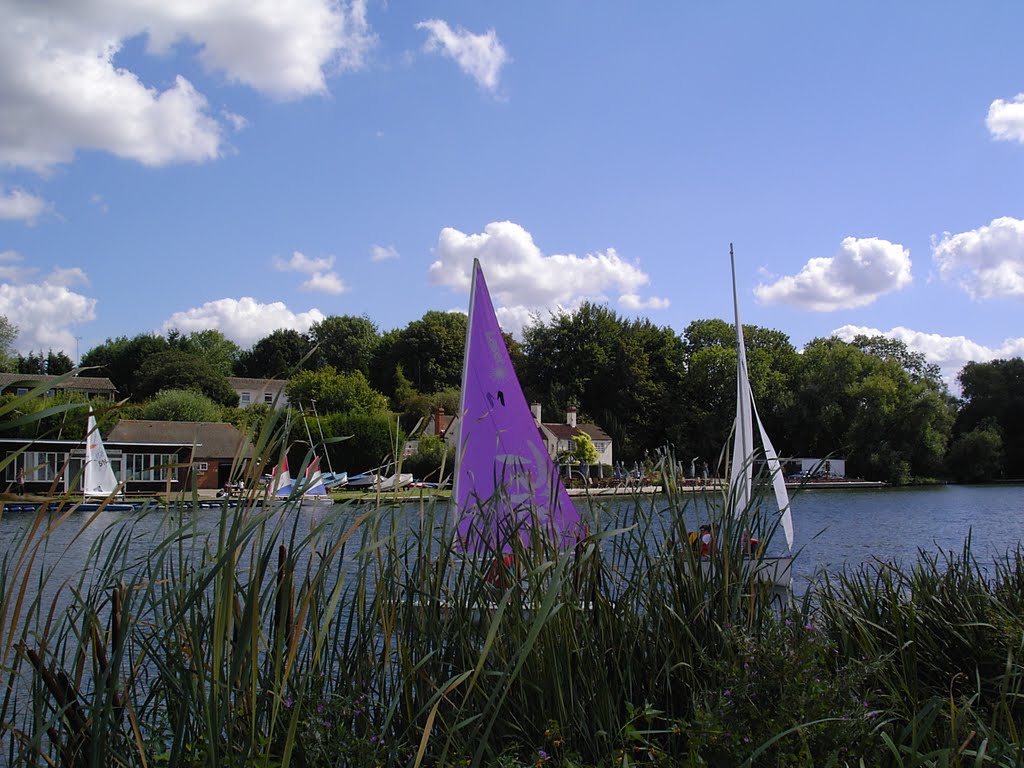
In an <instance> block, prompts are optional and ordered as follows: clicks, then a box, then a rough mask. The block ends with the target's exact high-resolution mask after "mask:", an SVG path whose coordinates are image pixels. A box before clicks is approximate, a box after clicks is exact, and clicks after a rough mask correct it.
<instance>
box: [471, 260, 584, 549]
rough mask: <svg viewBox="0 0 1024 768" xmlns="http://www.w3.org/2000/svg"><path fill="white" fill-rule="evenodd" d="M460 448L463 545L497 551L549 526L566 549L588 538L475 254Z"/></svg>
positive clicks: (554, 538)
mask: <svg viewBox="0 0 1024 768" xmlns="http://www.w3.org/2000/svg"><path fill="white" fill-rule="evenodd" d="M459 414H460V418H459V440H458V443H457V444H456V450H455V481H454V488H453V490H452V498H453V499H454V500H455V514H456V521H457V522H456V525H457V533H458V541H459V545H460V546H461V548H462V549H464V550H465V551H467V552H476V553H482V554H491V555H496V554H499V553H503V554H508V553H510V552H511V551H512V542H513V541H514V537H516V536H518V537H519V539H520V541H522V543H523V545H524V546H528V545H529V544H530V543H531V540H532V536H533V533H534V532H535V531H536V530H537V529H543V530H544V531H545V533H546V534H547V536H548V537H549V538H550V540H552V541H554V542H555V543H556V544H558V545H559V546H560V547H561V548H563V549H565V548H568V547H571V546H573V545H574V544H575V543H576V542H577V541H578V540H579V539H581V538H582V537H583V526H582V524H581V522H580V516H579V513H578V512H577V511H576V508H575V507H574V506H573V505H572V501H570V499H569V494H568V493H567V492H566V490H565V485H564V484H563V483H562V480H561V478H559V476H558V471H557V469H556V468H555V465H554V462H553V461H552V460H551V456H550V455H549V454H548V450H547V446H546V445H545V444H544V441H543V439H542V437H541V433H540V430H539V428H538V427H537V424H536V422H535V421H534V419H533V413H532V412H531V411H530V407H529V405H528V404H527V402H526V397H525V396H524V395H523V390H522V388H521V387H520V385H519V379H518V378H517V377H516V374H515V370H514V369H513V368H512V360H511V359H510V357H509V354H508V348H507V347H506V345H505V338H504V336H503V335H502V332H501V328H500V327H499V325H498V319H497V317H496V315H495V313H494V305H493V304H492V303H491V297H490V294H489V293H488V290H487V283H486V282H485V280H484V273H483V270H482V269H481V268H480V262H479V261H478V260H476V259H474V260H473V277H472V284H471V288H470V296H469V320H468V323H467V326H466V347H465V360H464V362H463V369H462V401H461V405H460V407H459Z"/></svg>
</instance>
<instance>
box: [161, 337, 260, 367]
mask: <svg viewBox="0 0 1024 768" xmlns="http://www.w3.org/2000/svg"><path fill="white" fill-rule="evenodd" d="M167 343H168V346H170V347H171V348H173V349H180V350H181V351H182V352H188V353H189V354H190V355H194V356H195V357H197V358H199V359H200V360H204V361H206V363H207V364H208V365H209V366H210V367H211V368H213V369H214V370H215V371H217V372H219V373H220V374H221V375H223V376H231V375H232V374H233V373H234V370H235V365H236V363H237V362H238V358H239V356H241V354H242V350H241V349H240V348H239V346H238V345H237V344H235V342H233V341H231V339H229V338H227V337H226V336H225V335H224V334H223V333H221V332H220V331H218V330H214V329H210V330H206V331H195V332H194V333H190V334H188V335H187V336H181V335H180V334H179V333H178V331H176V330H173V331H170V332H169V333H168V334H167Z"/></svg>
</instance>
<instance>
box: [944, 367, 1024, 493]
mask: <svg viewBox="0 0 1024 768" xmlns="http://www.w3.org/2000/svg"><path fill="white" fill-rule="evenodd" d="M959 379H960V386H961V387H962V389H963V398H964V404H963V407H962V408H961V409H960V413H959V414H958V416H957V421H956V427H955V429H954V434H955V435H956V436H958V437H959V436H962V435H965V434H967V433H969V432H971V431H973V430H974V429H977V428H979V427H982V428H987V427H989V426H991V425H998V429H999V433H1000V435H1001V436H1002V439H1003V466H1002V472H1001V475H1002V476H1003V477H1007V478H1020V477H1024V359H1021V358H1019V357H1018V358H1013V359H1011V360H993V361H991V362H988V363H968V364H967V365H965V366H964V368H963V370H962V371H961V372H960V377H959Z"/></svg>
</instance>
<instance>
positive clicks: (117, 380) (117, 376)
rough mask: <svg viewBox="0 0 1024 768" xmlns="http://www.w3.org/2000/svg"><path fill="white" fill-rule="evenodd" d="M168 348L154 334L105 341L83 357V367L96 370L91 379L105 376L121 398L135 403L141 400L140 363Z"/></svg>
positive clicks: (164, 341) (165, 341) (162, 340)
mask: <svg viewBox="0 0 1024 768" xmlns="http://www.w3.org/2000/svg"><path fill="white" fill-rule="evenodd" d="M168 348H169V345H168V343H167V339H165V338H164V337H163V336H157V335H156V334H139V335H138V336H135V337H134V338H131V339H129V338H128V337H127V336H119V337H118V338H116V339H107V340H106V341H105V342H104V343H102V344H100V345H98V346H96V347H93V348H92V349H90V350H89V351H88V352H86V353H85V354H84V355H82V367H83V368H95V369H96V370H95V371H94V372H91V374H90V375H94V376H107V377H108V378H109V379H110V380H111V381H112V382H113V384H114V388H115V389H116V390H117V393H118V395H119V396H120V397H130V398H132V399H133V400H135V401H136V402H138V401H139V400H141V399H143V398H142V397H140V396H138V395H137V394H136V389H137V386H138V377H139V374H140V372H141V370H142V365H143V363H145V361H146V360H148V359H149V358H150V357H151V356H153V355H156V354H159V353H160V352H166V351H167V350H168Z"/></svg>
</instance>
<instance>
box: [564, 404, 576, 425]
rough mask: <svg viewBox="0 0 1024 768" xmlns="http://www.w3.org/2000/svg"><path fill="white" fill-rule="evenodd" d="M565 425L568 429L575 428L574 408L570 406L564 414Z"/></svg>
mask: <svg viewBox="0 0 1024 768" xmlns="http://www.w3.org/2000/svg"><path fill="white" fill-rule="evenodd" d="M565 423H566V424H568V425H569V426H570V427H575V426H576V406H575V405H570V406H569V408H568V410H566V412H565Z"/></svg>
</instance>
